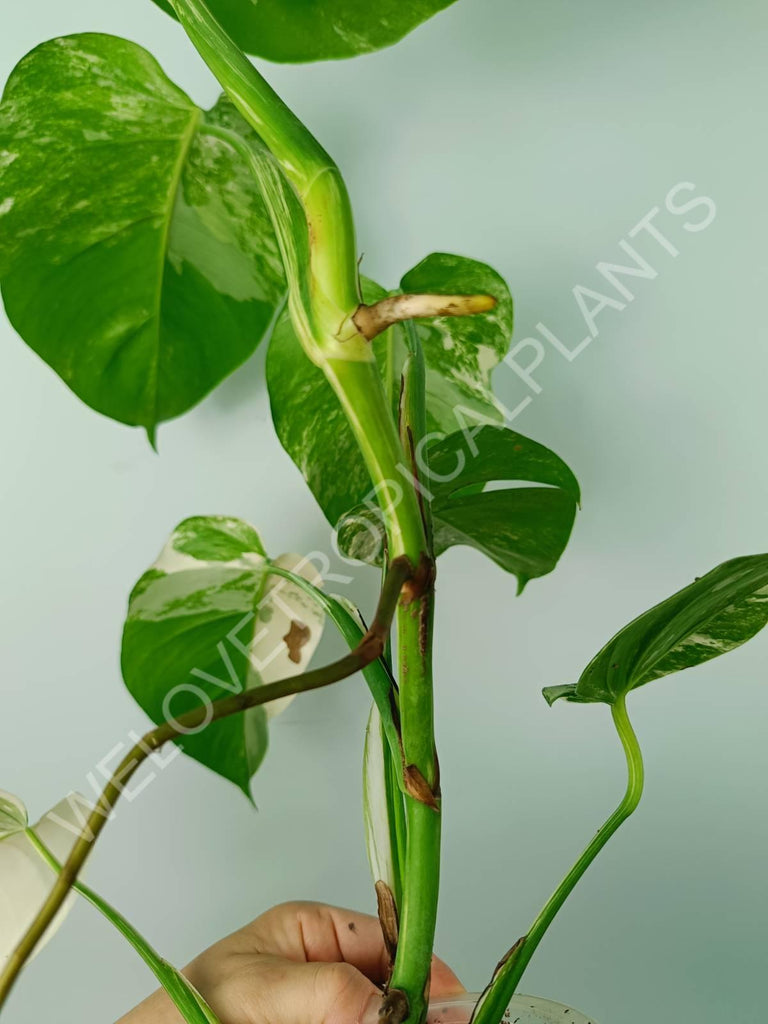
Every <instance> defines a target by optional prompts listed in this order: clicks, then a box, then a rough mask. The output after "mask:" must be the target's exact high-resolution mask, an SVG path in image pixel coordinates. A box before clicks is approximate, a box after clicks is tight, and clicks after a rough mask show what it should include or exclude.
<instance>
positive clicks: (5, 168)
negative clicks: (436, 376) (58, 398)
mask: <svg viewBox="0 0 768 1024" xmlns="http://www.w3.org/2000/svg"><path fill="white" fill-rule="evenodd" d="M238 132H239V133H240V134H241V135H243V136H247V143H248V146H249V147H251V148H253V147H255V146H257V145H258V140H257V139H256V136H255V135H254V133H252V132H250V130H249V129H247V128H245V123H244V122H243V121H242V120H241V119H240V118H239V115H237V114H234V113H233V111H232V108H231V107H230V105H229V104H228V102H227V101H221V102H220V103H219V104H217V106H216V107H214V109H213V110H212V111H209V112H207V113H206V112H203V111H202V110H200V109H199V108H198V107H196V106H195V105H194V104H193V103H192V101H191V100H190V99H189V97H188V96H186V94H185V93H183V92H182V91H181V90H180V89H178V88H177V87H176V86H175V85H173V83H172V82H170V81H169V79H168V78H166V76H165V75H164V74H163V72H162V70H161V68H160V67H159V65H158V64H157V62H156V61H155V60H154V58H153V57H151V56H150V55H149V54H148V53H147V52H146V51H145V50H143V49H142V48H141V47H139V46H136V45H135V44H134V43H130V42H127V41H126V40H123V39H118V38H116V37H113V36H107V35H98V34H86V35H77V36H68V37H65V38H60V39H54V40H52V41H50V42H47V43H44V44H42V45H41V46H39V47H37V49H35V50H33V51H32V52H31V53H29V54H28V55H27V56H26V57H24V58H23V60H22V61H21V62H20V63H19V65H18V66H17V67H16V69H15V70H14V71H13V73H12V74H11V77H10V79H9V81H8V84H7V86H6V88H5V92H4V96H3V100H2V104H0V213H1V214H2V216H0V284H1V285H2V292H3V298H4V301H5V306H6V310H7V312H8V316H9V318H10V320H11V322H12V324H13V325H14V327H15V328H16V330H17V331H18V332H19V334H20V335H21V336H22V337H23V338H24V340H25V341H26V342H27V343H28V344H29V345H30V347H31V348H33V349H34V350H35V351H36V352H37V353H38V355H40V356H41V357H42V358H43V359H44V360H45V361H46V362H47V363H48V364H49V365H50V366H51V367H52V368H53V369H54V370H55V371H56V372H57V373H58V374H59V375H60V376H61V377H62V379H63V380H64V381H65V382H66V383H67V384H68V386H69V387H70V388H71V389H72V390H73V391H74V392H75V394H77V395H78V396H79V397H80V398H81V399H82V400H83V401H84V402H86V403H87V404H88V405H90V406H91V407H92V408H94V409H96V410H97V411H98V412H101V413H104V414H105V415H107V416H111V417H112V418H113V419H116V420H118V421H120V422H122V423H128V424H133V425H140V426H143V427H145V428H146V430H147V431H148V432H149V434H150V436H153V434H154V431H155V428H156V426H157V424H158V423H160V422H161V421H163V420H167V419H171V418H172V417H174V416H178V415H180V414H181V413H183V412H184V411H186V410H187V409H189V408H190V407H191V406H193V405H194V404H195V403H197V402H198V401H200V399H202V398H203V397H204V396H205V395H206V394H207V393H208V392H209V391H210V390H211V389H212V388H213V387H214V386H215V385H216V384H218V383H219V382H220V381H221V380H222V379H223V378H224V377H225V376H226V375H227V374H229V373H231V372H232V371H233V370H234V369H235V368H236V367H238V366H239V365H240V364H241V363H242V362H243V361H244V360H245V359H247V358H248V356H249V355H250V354H251V353H252V352H253V350H254V349H255V347H256V345H257V344H258V343H259V341H260V340H261V338H263V337H264V336H265V334H266V333H267V332H268V329H269V326H270V324H271V323H272V320H273V318H274V316H275V313H276V311H277V309H278V308H279V307H280V306H281V304H282V302H283V300H284V296H285V282H284V278H283V271H282V263H281V259H280V256H279V254H278V248H277V243H276V240H275V236H274V232H273V229H272V225H271V223H270V220H269V216H268V214H267V211H266V208H265V205H264V203H263V201H262V198H261V195H260V192H259V189H258V188H257V187H254V176H253V168H252V164H251V161H249V159H248V158H247V156H248V154H247V152H246V153H245V154H244V153H243V150H242V148H240V149H238V147H237V146H236V145H233V143H232V138H235V139H237V137H238ZM228 136H229V137H228Z"/></svg>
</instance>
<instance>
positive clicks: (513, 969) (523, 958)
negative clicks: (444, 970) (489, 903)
mask: <svg viewBox="0 0 768 1024" xmlns="http://www.w3.org/2000/svg"><path fill="white" fill-rule="evenodd" d="M611 713H612V715H613V722H614V725H615V726H616V731H617V733H618V735H619V739H620V740H621V744H622V747H623V748H624V755H625V757H626V759H627V776H628V778H627V789H626V792H625V794H624V799H623V800H622V801H621V803H620V804H619V806H618V807H617V808H616V810H615V811H614V812H613V814H612V815H611V816H610V818H608V820H607V821H606V823H605V825H603V827H602V828H601V829H600V830H599V831H598V832H597V834H596V835H595V837H594V839H593V840H592V841H591V843H590V844H589V845H588V846H587V848H586V850H584V852H583V853H582V855H581V856H580V857H579V859H578V860H577V861H576V863H575V864H574V865H573V867H572V868H571V870H570V871H569V872H568V874H567V875H566V876H565V878H564V879H563V880H562V882H561V883H560V885H559V886H558V887H557V889H556V890H555V891H554V893H553V894H552V896H551V897H550V899H549V900H548V901H547V903H546V904H545V905H544V907H543V909H542V911H541V913H540V914H539V916H538V917H537V918H536V920H535V921H534V922H533V924H532V925H531V929H530V931H529V932H528V934H527V935H526V936H524V938H523V939H522V940H521V941H520V942H519V943H517V944H516V945H515V946H514V947H513V951H512V953H511V955H509V957H508V959H506V961H502V963H501V965H500V966H499V967H498V968H497V969H496V973H495V975H494V977H493V980H492V982H491V984H490V985H489V987H488V989H487V990H486V992H485V993H484V995H483V998H482V999H481V1001H480V1003H479V1004H478V1007H477V1010H476V1012H475V1015H474V1018H473V1024H499V1021H500V1020H501V1019H502V1016H503V1014H504V1011H505V1010H506V1008H507V1006H508V1004H509V1001H510V999H511V998H512V996H513V995H514V994H515V992H516V991H517V986H518V984H519V983H520V979H521V978H522V976H523V973H524V972H525V969H526V967H527V966H528V964H529V962H530V960H531V957H532V956H533V954H534V953H535V951H536V947H537V946H538V945H539V943H540V942H541V940H542V939H543V937H544V934H545V933H546V931H547V929H548V928H549V926H550V924H552V921H553V920H554V918H555V916H556V915H557V913H558V911H559V910H560V908H561V907H562V906H563V904H564V903H565V901H566V900H567V899H568V897H569V896H570V894H571V893H572V892H573V890H574V888H575V887H576V885H577V883H578V882H579V880H580V879H581V877H582V876H583V874H584V873H585V871H586V870H587V868H588V867H589V866H590V864H591V863H592V862H593V861H594V859H595V857H597V855H598V854H599V853H600V851H601V850H602V849H603V847H604V846H605V845H606V843H607V842H608V841H609V839H610V838H611V837H612V836H613V835H614V834H615V832H616V831H617V830H618V828H619V827H620V826H621V825H622V824H623V823H624V822H625V821H626V820H627V818H628V817H629V816H630V815H631V814H632V813H633V812H634V811H635V810H636V808H637V805H638V804H639V803H640V798H641V796H642V794H643V756H642V753H641V751H640V745H639V743H638V741H637V736H636V735H635V731H634V729H633V728H632V723H631V722H630V720H629V716H628V715H627V708H626V701H625V698H624V697H623V696H622V697H619V698H618V699H617V701H616V703H615V704H613V705H612V706H611Z"/></svg>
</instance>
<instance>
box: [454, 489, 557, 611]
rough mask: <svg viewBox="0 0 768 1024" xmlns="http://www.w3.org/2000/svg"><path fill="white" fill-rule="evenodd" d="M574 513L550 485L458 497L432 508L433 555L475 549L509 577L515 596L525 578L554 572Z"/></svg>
mask: <svg viewBox="0 0 768 1024" xmlns="http://www.w3.org/2000/svg"><path fill="white" fill-rule="evenodd" d="M575 515H576V505H575V503H574V501H573V498H571V497H570V495H568V494H566V493H565V492H564V491H560V490H556V489H555V488H550V487H524V488H510V489H509V490H503V491H488V492H483V493H482V494H472V495H465V496H459V497H457V498H455V499H452V500H451V501H450V502H448V503H447V504H445V505H441V506H440V507H439V508H438V507H436V508H435V516H434V518H435V553H436V554H438V555H439V554H442V552H443V551H445V550H447V549H448V548H449V547H453V546H454V545H456V544H464V545H467V546H468V547H472V548H476V549H477V550H478V551H480V552H481V553H482V554H484V555H486V556H487V557H488V558H491V559H493V561H494V562H496V564H497V565H499V566H501V568H502V569H504V570H505V571H506V572H511V573H514V575H515V576H517V580H518V593H521V592H522V590H523V588H524V587H525V585H526V583H527V582H528V581H529V580H532V579H535V578H536V577H538V576H546V574H547V573H550V572H552V570H553V569H554V568H555V566H556V565H557V563H558V560H559V558H560V556H561V555H562V553H563V551H564V549H565V546H566V544H567V543H568V538H569V537H570V535H571V530H572V529H573V521H574V518H575Z"/></svg>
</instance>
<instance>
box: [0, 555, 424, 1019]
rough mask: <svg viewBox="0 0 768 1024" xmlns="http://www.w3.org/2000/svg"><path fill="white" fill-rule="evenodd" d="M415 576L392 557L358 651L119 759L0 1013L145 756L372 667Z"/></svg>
mask: <svg viewBox="0 0 768 1024" xmlns="http://www.w3.org/2000/svg"><path fill="white" fill-rule="evenodd" d="M413 576H414V568H413V565H412V564H411V562H410V560H409V559H408V558H406V557H405V556H401V557H399V558H395V559H394V560H393V561H392V562H391V564H390V566H389V569H388V571H387V575H386V578H385V580H384V583H383V585H382V588H381V594H380V596H379V603H378V606H377V608H376V614H375V616H374V618H373V621H372V623H371V625H370V627H369V628H368V630H367V632H366V634H365V636H364V637H363V638H362V640H361V641H360V643H359V644H358V645H357V647H355V649H354V650H352V651H350V652H349V654H347V655H345V656H344V657H343V658H340V659H339V660H338V661H334V662H332V663H331V664H330V665H324V666H323V667H322V668H317V669H312V670H311V671H309V672H305V673H303V675H299V676H291V677H290V678H287V679H278V680H277V681H276V682H274V683H269V684H267V685H265V686H258V687H256V688H255V689H252V690H245V691H244V692H242V693H237V694H234V695H233V696H231V697H225V698H223V699H222V700H218V701H215V702H214V703H209V704H201V705H200V706H199V707H196V708H193V709H192V710H191V711H188V712H186V713H185V714H183V715H180V716H179V718H177V719H175V720H173V721H172V722H163V723H162V725H159V726H157V728H155V729H153V730H152V731H151V732H149V733H147V734H146V736H144V737H143V739H141V740H139V742H138V743H137V744H136V745H135V746H134V747H133V749H132V750H131V751H129V753H128V754H127V755H126V756H125V757H124V758H123V760H122V762H121V763H120V765H119V766H118V767H117V769H116V770H115V772H114V774H113V776H112V778H111V779H110V781H109V782H108V783H107V785H106V787H105V788H104V792H103V793H102V794H101V797H100V798H99V801H98V803H97V804H96V807H95V808H94V810H93V812H92V814H91V815H90V817H89V818H88V821H87V822H86V824H85V826H84V828H83V830H82V832H81V835H80V838H79V839H78V840H77V842H76V843H75V845H74V846H73V847H72V850H71V852H70V855H69V857H68V858H67V861H66V863H65V864H64V865H63V867H62V869H61V872H60V874H59V876H58V878H57V879H56V883H55V884H54V886H53V888H52V889H51V892H50V894H49V895H48V898H47V899H46V901H45V903H44V904H43V906H42V908H41V909H40V911H39V913H38V915H37V917H36V918H35V920H34V921H33V922H32V924H31V925H30V927H29V929H28V931H27V933H26V934H25V935H24V937H23V938H22V940H21V942H20V943H19V945H18V946H17V947H16V949H15V950H14V951H13V953H12V954H11V956H10V957H9V958H8V961H7V962H6V964H5V966H4V967H3V971H2V974H0V1009H1V1008H2V1007H3V1005H4V1004H5V1000H6V999H7V997H8V995H9V994H10V991H11V989H12V988H13V985H14V982H15V981H16V978H17V977H18V975H19V972H20V971H21V969H22V967H23V966H24V964H25V963H26V962H27V960H28V959H29V957H30V956H31V955H32V952H33V950H34V949H35V947H36V946H37V944H38V942H39V941H40V939H41V937H42V936H43V935H44V934H45V932H46V931H47V929H48V927H49V925H50V924H51V922H52V921H53V919H54V918H55V916H56V914H57V913H58V911H59V910H60V909H61V906H62V904H63V903H64V901H65V900H66V898H67V895H68V893H69V890H70V889H71V888H72V885H73V884H74V883H75V882H76V881H77V877H78V875H79V874H80V871H81V870H82V867H83V865H84V864H85V861H86V859H87V858H88V856H89V854H90V853H91V850H92V849H93V846H94V843H95V842H96V840H97V839H98V837H99V835H100V833H101V831H102V829H103V828H104V826H105V825H106V823H107V821H108V820H109V818H110V816H111V813H112V810H113V808H114V807H115V804H116V803H117V801H118V800H119V799H120V795H121V794H122V792H123V791H124V790H125V788H126V786H127V785H128V782H129V781H130V780H131V779H132V778H133V776H134V775H135V773H136V771H137V770H138V769H139V767H140V766H141V765H142V763H143V762H144V761H145V760H146V759H147V757H149V755H150V754H152V753H153V752H154V751H156V750H159V749H160V748H161V747H162V746H164V745H165V744H166V743H168V742H170V741H171V740H175V739H179V738H180V737H182V736H184V735H185V734H187V733H190V732H193V731H195V730H199V729H200V728H201V727H207V725H209V724H210V723H211V722H215V721H220V720H221V719H222V718H228V717H229V716H231V715H236V714H240V713H241V712H243V711H247V710H248V709H249V708H254V707H257V706H259V705H261V704H268V703H269V702H270V701H273V700H279V699H280V698H282V697H289V696H292V695H293V694H296V693H306V692H307V691H309V690H317V689H319V688H320V687H323V686H329V685H330V684H331V683H337V682H340V681H341V680H342V679H346V678H348V677H349V676H351V675H354V674H355V673H356V672H359V671H361V670H362V669H364V668H366V666H368V665H370V664H372V663H373V662H374V661H376V660H377V659H378V658H380V657H381V656H382V654H383V653H384V646H385V644H386V640H387V637H388V635H389V631H390V628H391V626H392V619H393V618H394V615H395V611H396V609H397V605H398V601H399V599H400V593H401V591H402V589H403V587H404V586H405V584H406V583H407V582H408V581H409V580H410V579H412V577H413Z"/></svg>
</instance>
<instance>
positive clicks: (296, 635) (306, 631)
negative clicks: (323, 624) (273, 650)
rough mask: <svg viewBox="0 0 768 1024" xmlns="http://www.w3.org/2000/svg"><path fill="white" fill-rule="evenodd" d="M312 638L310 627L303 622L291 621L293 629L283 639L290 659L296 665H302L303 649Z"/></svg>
mask: <svg viewBox="0 0 768 1024" xmlns="http://www.w3.org/2000/svg"><path fill="white" fill-rule="evenodd" d="M310 636H311V630H310V628H309V626H305V625H304V623H303V622H298V621H297V620H296V619H292V620H291V628H290V629H289V630H288V632H287V633H286V634H285V636H284V637H283V640H284V641H285V646H286V647H287V648H288V657H289V658H290V660H291V661H292V662H294V663H295V664H296V665H299V664H300V663H301V649H302V647H303V646H304V645H305V644H306V643H308V642H309V638H310Z"/></svg>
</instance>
